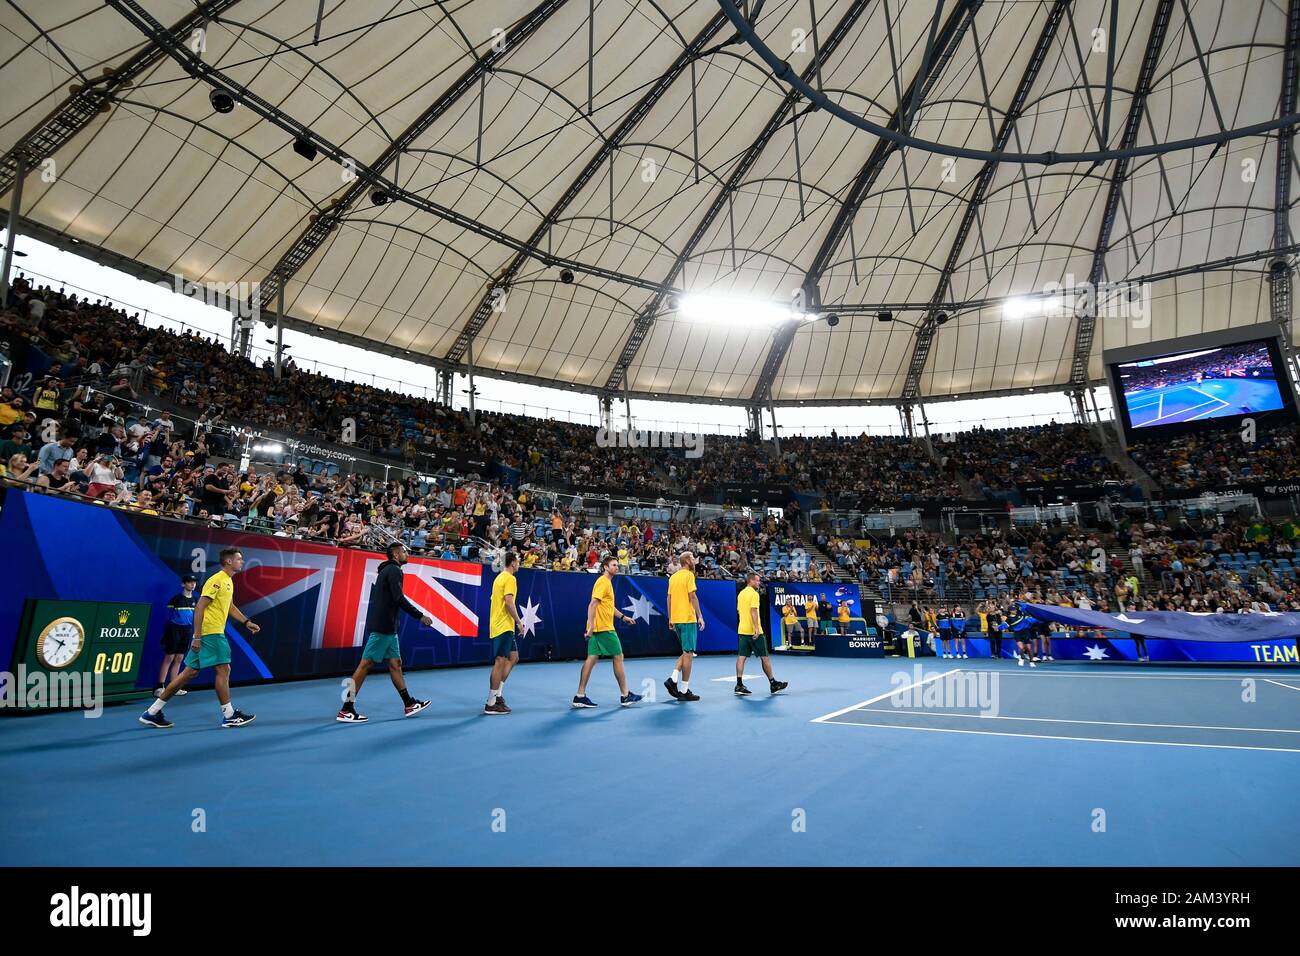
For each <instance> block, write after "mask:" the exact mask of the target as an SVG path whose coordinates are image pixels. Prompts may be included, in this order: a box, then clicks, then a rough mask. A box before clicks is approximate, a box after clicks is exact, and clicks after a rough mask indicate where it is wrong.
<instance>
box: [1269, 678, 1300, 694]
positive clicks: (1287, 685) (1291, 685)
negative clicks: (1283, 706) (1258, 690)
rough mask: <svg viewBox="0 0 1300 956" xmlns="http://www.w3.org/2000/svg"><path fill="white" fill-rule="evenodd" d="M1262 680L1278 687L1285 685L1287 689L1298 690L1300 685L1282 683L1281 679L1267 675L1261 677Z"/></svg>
mask: <svg viewBox="0 0 1300 956" xmlns="http://www.w3.org/2000/svg"><path fill="white" fill-rule="evenodd" d="M1263 681H1264V683H1265V684H1276V685H1277V686H1278V687H1285V688H1286V689H1287V690H1298V691H1300V687H1296V686H1295V685H1293V684H1283V683H1282V682H1281V681H1276V680H1271V679H1270V678H1267V677H1265V678H1263Z"/></svg>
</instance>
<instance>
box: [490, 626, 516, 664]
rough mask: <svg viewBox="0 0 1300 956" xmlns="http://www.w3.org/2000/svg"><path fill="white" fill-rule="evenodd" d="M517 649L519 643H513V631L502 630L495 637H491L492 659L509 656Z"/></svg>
mask: <svg viewBox="0 0 1300 956" xmlns="http://www.w3.org/2000/svg"><path fill="white" fill-rule="evenodd" d="M517 650H519V645H518V644H517V643H515V632H514V631H502V632H501V633H500V634H498V635H497V636H496V637H494V638H492V659H493V660H496V659H497V658H498V657H509V656H510V655H511V654H513V653H514V652H515V651H517Z"/></svg>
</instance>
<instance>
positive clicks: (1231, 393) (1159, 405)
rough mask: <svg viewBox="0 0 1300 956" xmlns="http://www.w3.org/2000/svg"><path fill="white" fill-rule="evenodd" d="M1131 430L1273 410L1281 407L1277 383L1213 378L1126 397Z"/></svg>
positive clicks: (1135, 393) (1145, 391) (1149, 390)
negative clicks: (1131, 425) (1133, 428)
mask: <svg viewBox="0 0 1300 956" xmlns="http://www.w3.org/2000/svg"><path fill="white" fill-rule="evenodd" d="M1125 401H1126V402H1127V404H1128V410H1129V419H1130V421H1132V423H1133V427H1135V428H1141V427H1142V426H1144V425H1172V424H1176V423H1178V422H1190V421H1196V420H1199V419H1203V418H1217V417H1219V416H1223V415H1244V414H1247V413H1250V412H1267V411H1276V410H1277V409H1279V408H1281V407H1282V398H1281V395H1279V393H1278V388H1277V382H1275V381H1273V380H1271V379H1270V380H1267V381H1253V380H1249V379H1244V378H1213V379H1207V380H1205V381H1204V382H1200V383H1196V382H1182V383H1180V384H1177V385H1168V386H1165V387H1164V388H1154V389H1148V390H1144V391H1140V392H1134V393H1132V394H1128V395H1126V396H1125Z"/></svg>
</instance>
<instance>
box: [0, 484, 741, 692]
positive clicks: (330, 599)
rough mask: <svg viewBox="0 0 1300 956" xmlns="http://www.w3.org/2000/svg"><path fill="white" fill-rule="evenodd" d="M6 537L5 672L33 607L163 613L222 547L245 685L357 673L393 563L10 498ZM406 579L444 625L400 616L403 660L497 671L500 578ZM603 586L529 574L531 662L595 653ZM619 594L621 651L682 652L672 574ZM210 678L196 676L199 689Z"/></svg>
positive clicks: (155, 662) (728, 625)
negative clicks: (234, 573) (492, 605)
mask: <svg viewBox="0 0 1300 956" xmlns="http://www.w3.org/2000/svg"><path fill="white" fill-rule="evenodd" d="M0 542H3V548H2V549H0V669H7V668H8V667H9V666H10V662H11V661H12V660H13V653H14V644H15V640H16V638H17V634H18V629H19V625H20V619H21V616H22V611H23V606H24V602H25V600H26V599H27V598H64V599H76V600H92V601H124V602H125V601H131V602H145V603H149V604H152V605H154V606H155V607H156V608H160V609H161V608H162V607H163V606H164V605H165V604H166V603H167V601H168V599H169V598H170V597H171V596H172V595H174V594H175V593H176V592H177V591H178V590H179V589H180V584H179V578H180V575H182V574H183V573H185V572H187V571H194V572H195V573H196V574H197V575H198V577H199V578H200V580H202V579H205V578H206V577H207V576H208V575H209V574H211V573H213V572H214V571H216V570H217V568H218V567H219V562H218V557H217V556H218V552H219V551H220V550H221V549H222V548H226V547H231V546H237V547H239V548H240V549H242V550H243V552H244V557H245V562H246V564H245V570H244V572H243V573H242V574H240V575H239V576H238V577H237V578H236V579H235V604H236V606H238V607H239V608H240V609H241V610H243V611H244V612H246V613H248V614H249V616H250V617H252V618H253V619H254V620H255V621H256V622H257V623H258V624H259V625H260V626H261V628H262V630H261V632H260V633H259V634H256V635H249V634H248V633H247V632H246V631H244V630H243V629H242V628H239V627H237V626H234V625H232V627H231V629H230V630H231V631H233V632H234V633H233V634H232V637H233V638H235V639H234V640H232V642H231V649H232V653H233V659H232V661H231V679H232V680H235V681H256V680H266V679H272V680H286V679H293V678H300V677H322V676H330V675H335V674H346V673H350V672H351V671H352V669H353V668H354V667H355V666H356V662H357V660H358V659H359V658H360V653H361V651H360V648H361V645H362V644H363V643H364V642H365V638H366V634H365V633H364V623H365V607H366V603H367V602H368V600H369V593H370V584H371V582H373V580H374V575H375V572H376V570H377V568H378V565H379V563H380V562H381V561H382V560H383V555H380V554H375V553H372V552H367V551H358V550H354V549H344V548H336V547H333V546H331V545H325V544H316V543H312V542H307V541H295V540H292V539H289V538H279V537H275V536H272V535H265V534H249V533H244V532H235V531H226V530H222V529H217V528H209V527H205V526H203V525H199V524H195V523H191V522H187V521H180V520H174V519H165V518H158V517H152V516H148V515H140V514H137V513H133V512H128V511H125V510H122V509H117V508H108V507H105V506H102V505H94V504H85V503H82V502H77V501H69V500H66V499H60V498H56V497H53V496H49V495H41V494H36V493H33V492H23V491H16V490H13V489H9V490H7V491H5V493H4V495H3V499H2V504H0ZM406 571H407V588H406V590H407V594H408V596H410V597H411V598H412V600H413V601H415V603H416V604H418V605H420V606H421V607H422V608H424V609H425V610H427V611H428V612H429V613H430V614H431V616H433V617H434V619H435V627H434V628H427V627H423V626H422V625H420V624H419V622H417V621H415V620H413V619H411V618H409V617H407V616H406V615H402V616H401V618H400V622H399V634H400V638H401V646H402V656H403V663H404V665H405V666H407V667H439V666H447V665H456V664H486V663H489V662H490V657H491V652H490V648H491V643H490V641H489V640H488V636H489V635H488V633H487V632H488V621H489V614H488V603H489V599H490V595H491V589H492V582H493V580H494V579H495V575H494V574H493V572H492V569H491V568H490V567H486V566H484V565H481V564H475V563H471V562H464V561H439V560H432V559H421V558H414V559H412V561H411V563H410V564H408V565H407V567H406ZM595 579H596V576H595V575H594V574H588V573H585V572H561V571H528V570H521V571H520V572H519V574H518V582H519V595H518V606H519V608H520V611H521V613H522V614H523V615H524V616H525V622H526V625H527V633H526V634H525V635H524V636H523V637H521V638H520V639H519V653H520V659H521V660H523V661H528V660H546V659H548V658H550V659H566V658H576V657H581V656H585V654H586V641H585V640H584V638H583V631H584V628H585V625H586V619H587V606H588V604H589V602H590V600H591V588H592V585H593V584H594V582H595ZM737 590H738V586H737V584H736V583H735V582H732V581H705V580H701V581H700V582H699V595H700V605H701V610H702V611H703V612H704V619H705V628H704V630H703V631H702V632H701V634H700V640H699V645H698V649H699V650H700V651H701V652H708V651H734V649H735V647H736V593H737ZM614 594H615V598H616V603H617V604H618V607H619V608H621V609H622V610H623V612H624V613H626V614H627V615H629V616H631V617H634V618H636V623H635V624H623V623H619V624H618V625H617V628H618V633H619V636H620V638H621V639H622V643H623V649H624V653H626V654H627V655H629V656H646V655H665V654H676V653H678V651H679V648H678V645H677V642H676V638H675V637H674V635H673V633H672V631H671V630H670V628H669V627H668V623H667V620H668V619H667V613H668V580H667V578H662V577H646V576H640V575H637V576H631V575H629V576H623V575H620V576H619V577H618V578H617V579H616V582H615V586H614ZM165 619H166V614H163V613H156V614H154V615H152V616H151V622H150V628H149V634H148V636H147V637H146V640H145V648H144V654H143V659H142V660H141V663H140V669H139V675H140V680H139V681H138V685H137V686H141V687H147V686H151V685H152V682H153V678H154V677H155V676H156V674H157V671H158V667H159V664H160V663H161V661H162V644H161V639H162V632H163V626H164V622H165ZM207 677H208V675H207V674H205V675H203V677H201V678H200V679H199V683H200V686H201V685H202V683H203V680H204V678H207Z"/></svg>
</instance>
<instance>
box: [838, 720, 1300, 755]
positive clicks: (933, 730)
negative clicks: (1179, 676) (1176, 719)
mask: <svg viewBox="0 0 1300 956" xmlns="http://www.w3.org/2000/svg"><path fill="white" fill-rule="evenodd" d="M816 722H817V721H814V723H816ZM827 726H828V727H884V728H885V729H886V730H920V731H924V732H925V733H930V734H980V735H982V736H985V737H1032V738H1035V739H1038V740H1079V741H1083V742H1084V743H1090V744H1146V745H1147V746H1150V747H1201V748H1203V749H1205V750H1269V751H1274V752H1277V753H1291V754H1300V749H1297V748H1295V747H1247V746H1246V745H1245V744H1187V743H1175V742H1173V741H1169V740H1121V739H1119V738H1116V737H1066V736H1063V735H1057V734H1016V733H1009V732H1005V731H998V730H955V729H953V728H951V727H908V726H906V725H904V724H864V723H861V722H859V721H849V720H846V721H834V722H827Z"/></svg>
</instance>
